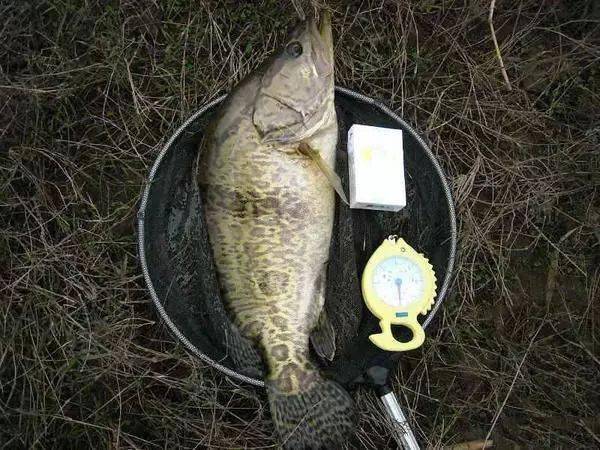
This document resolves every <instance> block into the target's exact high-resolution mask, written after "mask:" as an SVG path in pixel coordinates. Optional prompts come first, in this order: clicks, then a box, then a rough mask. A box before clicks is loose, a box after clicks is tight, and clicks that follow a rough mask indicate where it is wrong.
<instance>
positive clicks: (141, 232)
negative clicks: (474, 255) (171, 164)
mask: <svg viewBox="0 0 600 450" xmlns="http://www.w3.org/2000/svg"><path fill="white" fill-rule="evenodd" d="M335 91H336V93H341V94H343V95H346V96H348V97H351V98H354V99H356V100H359V101H362V102H364V103H367V104H369V105H372V106H375V107H376V108H377V109H379V110H380V111H381V112H383V113H384V114H386V115H388V116H390V117H391V118H392V119H394V120H395V121H396V122H397V123H399V124H400V125H401V126H402V127H403V128H404V129H406V131H408V132H409V133H410V134H411V135H412V136H413V137H414V138H415V139H416V140H417V142H419V144H420V145H421V147H422V148H423V149H424V150H425V154H426V155H427V157H428V158H429V160H430V161H431V163H432V164H433V166H434V168H435V171H436V173H437V175H438V178H439V181H440V182H441V184H442V188H443V190H444V194H445V198H446V203H447V207H448V212H449V216H450V255H449V257H448V263H447V265H446V274H445V276H444V280H443V282H442V285H441V287H440V290H439V292H438V295H437V298H436V301H435V303H434V306H433V307H432V309H431V311H430V312H429V313H428V314H427V317H426V318H425V321H424V322H423V328H427V326H429V324H430V323H431V321H432V320H433V318H434V316H435V315H436V313H437V311H438V310H439V308H440V306H441V304H442V302H443V300H444V298H445V296H446V293H447V291H448V288H449V287H450V283H451V281H452V276H453V271H454V263H455V258H456V243H457V226H456V212H455V209H454V202H453V201H452V194H451V191H450V185H449V183H448V181H447V179H446V176H445V175H444V172H443V170H442V167H441V166H440V164H439V162H438V160H437V159H436V157H435V155H434V154H433V152H432V151H431V149H430V148H429V146H428V145H427V143H426V142H425V141H424V140H423V138H421V136H420V135H419V134H418V133H417V132H416V131H415V130H414V129H413V127H412V126H410V125H409V124H408V123H406V122H405V121H404V120H403V119H402V118H401V117H400V116H398V115H397V114H396V113H395V112H394V111H392V110H391V109H390V108H388V107H387V106H385V105H384V104H382V103H381V102H379V101H377V100H375V99H373V98H371V97H368V96H366V95H364V94H361V93H359V92H355V91H353V90H351V89H348V88H345V87H341V86H336V87H335ZM226 97H227V94H225V95H221V96H219V97H217V98H215V99H214V100H212V101H210V102H208V103H206V104H205V105H203V106H202V107H201V108H200V109H199V110H198V111H196V112H195V113H194V114H192V115H191V116H190V117H189V118H188V119H187V120H186V121H185V122H184V123H183V124H182V125H181V126H180V127H179V128H178V129H177V130H176V131H175V132H174V133H173V135H172V136H171V137H170V138H169V140H168V141H167V143H166V144H165V145H164V146H163V148H162V150H161V151H160V153H159V154H158V156H157V157H156V159H155V160H154V163H153V165H152V168H151V169H150V173H149V175H148V178H147V181H146V186H145V187H144V191H143V194H142V199H141V203H140V207H139V210H138V215H137V225H138V254H139V259H140V264H141V266H142V272H143V275H144V281H145V283H146V287H147V288H148V291H149V292H150V296H151V297H152V301H153V303H154V306H155V307H156V309H157V311H158V313H159V315H160V317H161V319H162V320H163V321H164V323H165V324H166V325H167V327H168V328H169V329H170V331H171V332H172V333H173V334H174V335H175V336H176V337H177V339H179V341H181V343H182V344H183V345H184V346H185V347H186V348H187V349H188V350H189V351H190V352H192V353H193V354H194V355H195V356H197V357H198V358H200V359H201V360H202V361H204V362H205V363H207V364H208V365H210V366H211V367H213V368H215V369H217V370H219V371H220V372H222V373H224V374H225V375H227V376H230V377H232V378H234V379H237V380H238V381H242V382H245V383H249V384H251V385H254V386H259V387H264V382H263V380H259V379H257V378H252V377H248V376H246V375H243V374H241V373H238V372H236V371H235V370H232V369H230V368H228V367H226V366H224V365H222V364H220V363H219V362H217V361H215V360H213V359H212V358H210V357H209V356H207V355H206V354H204V353H203V352H202V351H200V349H198V347H196V346H195V345H194V344H192V343H191V342H190V341H189V340H188V339H187V338H186V337H185V335H184V334H183V333H182V332H181V331H180V330H179V328H177V325H175V323H173V321H172V320H171V318H170V317H169V315H168V314H167V312H166V310H165V309H164V307H163V305H162V302H161V301H160V299H159V297H158V295H157V294H156V290H155V289H154V284H153V282H152V279H151V277H150V272H149V269H148V262H147V260H146V250H145V229H144V228H145V227H144V225H145V216H146V206H147V204H148V199H149V198H150V189H151V187H152V183H153V181H154V177H155V176H156V173H157V171H158V169H159V168H160V165H161V163H162V160H163V159H164V157H165V155H166V154H167V152H168V151H169V150H170V148H171V146H172V145H173V143H174V142H175V140H176V139H177V138H178V137H179V136H180V135H181V134H182V133H183V132H184V131H185V130H186V128H187V127H188V126H189V125H190V124H191V123H192V122H193V121H195V120H196V119H197V118H198V117H200V116H201V115H202V114H204V113H205V112H206V111H208V110H209V109H211V108H213V107H214V106H216V105H218V104H219V103H221V102H222V101H223V100H224V99H225V98H226Z"/></svg>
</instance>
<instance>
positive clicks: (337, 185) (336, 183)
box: [298, 142, 350, 205]
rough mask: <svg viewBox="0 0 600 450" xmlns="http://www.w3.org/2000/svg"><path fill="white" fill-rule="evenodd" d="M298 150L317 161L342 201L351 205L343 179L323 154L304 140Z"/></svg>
mask: <svg viewBox="0 0 600 450" xmlns="http://www.w3.org/2000/svg"><path fill="white" fill-rule="evenodd" d="M298 151H299V152H300V153H302V154H303V155H306V156H308V157H310V159H312V160H313V161H314V162H315V164H316V165H317V167H318V168H319V169H320V170H321V172H323V175H325V178H327V181H329V184H331V186H332V187H333V189H335V192H337V193H338V195H339V196H340V198H341V199H342V201H343V202H344V203H345V204H346V205H350V203H348V198H347V197H346V194H345V193H344V188H343V187H342V180H340V177H339V175H338V174H337V173H335V171H334V170H333V169H332V168H331V167H329V166H328V165H327V163H326V162H325V161H324V160H323V158H322V157H321V154H320V153H319V152H318V151H317V150H315V149H313V148H312V147H311V146H310V145H308V144H306V143H304V142H301V143H300V145H299V146H298Z"/></svg>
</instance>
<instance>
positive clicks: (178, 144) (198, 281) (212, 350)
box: [143, 92, 453, 384]
mask: <svg viewBox="0 0 600 450" xmlns="http://www.w3.org/2000/svg"><path fill="white" fill-rule="evenodd" d="M336 109H337V114H338V121H339V129H340V135H339V143H338V151H337V162H336V171H337V172H338V174H339V175H340V176H341V178H342V182H343V184H344V187H345V190H346V192H348V185H347V183H348V180H347V173H348V171H347V154H346V136H347V132H348V129H349V128H350V126H352V125H353V124H364V125H373V126H381V127H389V128H403V127H402V126H401V124H399V123H398V122H397V121H396V120H394V119H393V118H392V117H391V116H389V115H387V114H386V113H384V112H383V111H381V110H380V109H379V108H378V107H377V106H375V105H373V104H370V103H368V102H363V101H360V100H357V99H356V98H354V97H351V96H349V95H346V94H342V93H340V92H338V93H337V94H336ZM213 114H214V109H211V110H208V111H206V112H205V113H203V114H201V115H200V116H199V117H198V118H197V119H196V120H194V121H193V122H191V123H190V124H189V125H188V126H187V127H186V128H185V131H184V132H183V133H181V134H180V135H179V136H178V137H177V139H176V140H175V141H174V142H173V144H172V145H171V146H170V147H169V149H168V151H167V153H166V154H165V155H164V157H163V160H162V162H161V164H160V166H159V167H158V170H157V172H156V173H155V176H154V178H153V180H152V184H151V186H150V189H149V195H148V198H147V203H146V208H145V216H144V217H145V219H144V235H145V239H144V243H143V245H144V249H145V255H146V263H147V268H148V273H149V277H150V279H151V280H152V284H153V286H154V290H155V292H156V294H157V297H158V301H159V302H160V303H161V304H162V306H163V308H164V310H165V313H166V314H167V315H168V317H169V319H170V320H171V321H172V322H173V324H174V325H175V327H176V328H177V330H178V332H179V333H180V334H181V335H183V336H185V338H186V339H187V340H188V341H189V342H190V343H191V344H192V345H193V346H194V347H196V348H197V349H198V351H199V352H200V353H203V354H205V355H206V356H207V357H208V358H210V359H211V360H213V361H215V362H217V363H219V364H221V365H223V366H225V367H227V368H229V369H231V370H233V371H236V372H237V373H240V374H242V375H246V376H248V377H253V378H257V379H260V378H262V372H263V368H262V366H261V362H260V357H259V355H258V352H257V351H256V349H255V348H254V347H253V346H252V344H251V343H249V342H248V341H246V340H245V339H243V338H242V337H241V336H240V334H239V332H238V331H237V329H236V328H235V326H234V325H233V324H232V322H231V320H230V319H229V317H228V316H227V313H226V311H225V309H224V306H223V303H222V301H221V298H220V295H219V287H218V284H217V279H216V273H215V268H214V263H213V260H212V255H211V249H210V244H209V241H208V236H207V232H206V228H205V225H204V221H203V216H202V199H201V198H200V194H199V192H198V190H197V188H196V184H195V180H194V173H195V161H196V157H197V151H198V143H199V142H200V140H201V139H202V131H203V129H205V127H206V125H207V123H208V122H209V121H210V120H211V119H212V117H213ZM404 130H405V133H404V163H405V177H406V187H407V206H406V207H405V208H404V209H403V210H402V211H400V212H398V213H391V212H381V211H367V210H351V209H349V208H348V207H347V206H345V205H344V204H343V203H342V202H339V199H338V201H337V206H336V218H335V227H334V232H333V239H332V244H331V250H330V260H329V269H328V281H327V296H326V303H325V308H326V309H327V313H328V317H329V319H330V320H331V321H332V323H333V325H334V329H335V330H336V354H335V358H334V359H333V361H331V362H328V361H322V360H318V358H317V356H316V355H314V358H315V361H316V362H317V363H319V364H320V365H321V367H322V368H323V370H324V371H326V372H327V373H328V374H329V376H330V377H332V378H334V379H336V380H338V381H340V382H342V383H344V384H349V383H352V382H354V381H356V380H358V379H360V378H361V375H362V374H363V373H364V372H365V370H366V369H367V368H369V367H371V366H373V365H378V366H384V367H389V366H390V365H392V364H393V363H394V362H395V360H396V358H397V356H398V355H396V354H393V353H390V352H385V351H382V350H379V349H378V348H377V347H375V346H374V345H373V344H371V342H370V341H369V339H368V336H369V335H370V334H372V333H374V332H377V331H378V325H377V323H378V320H377V318H375V317H374V316H372V315H371V313H370V312H369V311H368V310H367V309H366V306H365V305H364V302H363V301H362V297H361V292H360V282H359V280H360V276H361V274H362V269H363V268H364V266H365V264H366V262H367V259H368V258H369V256H370V255H371V254H372V253H373V251H374V250H375V249H376V248H377V247H378V246H379V244H380V243H381V242H382V241H383V240H384V239H385V238H386V237H388V236H389V235H390V234H397V235H399V236H401V237H403V238H404V239H405V240H406V241H407V242H408V243H409V244H410V245H411V246H413V247H414V248H416V249H417V250H418V251H419V252H422V253H425V255H427V256H428V258H429V259H430V262H431V263H432V264H433V267H434V269H435V272H436V276H437V279H438V285H439V284H440V283H441V280H443V279H444V277H445V276H446V270H447V267H448V261H449V258H450V255H451V252H452V249H451V229H452V227H451V220H453V218H452V216H451V213H450V209H449V205H448V202H447V199H446V196H445V192H444V185H443V184H442V181H441V180H440V178H439V176H438V174H437V172H436V170H435V167H434V165H433V163H432V161H431V160H430V159H429V158H428V156H427V154H426V152H425V150H424V148H423V146H422V145H421V144H420V142H419V141H418V140H417V139H416V137H415V136H414V135H413V134H412V133H411V132H409V130H407V129H404Z"/></svg>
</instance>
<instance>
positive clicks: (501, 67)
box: [488, 0, 512, 91]
mask: <svg viewBox="0 0 600 450" xmlns="http://www.w3.org/2000/svg"><path fill="white" fill-rule="evenodd" d="M495 6H496V0H492V1H491V2H490V15H489V16H488V22H489V24H490V31H491V33H492V40H493V41H494V49H495V50H496V57H497V58H498V62H499V63H500V71H501V72H502V76H503V77H504V82H505V83H506V87H507V88H508V90H509V91H512V86H511V84H510V80H509V79H508V74H507V73H506V68H505V67H504V61H502V54H501V53H500V47H498V40H497V39H496V31H495V30H494V21H493V19H494V7H495Z"/></svg>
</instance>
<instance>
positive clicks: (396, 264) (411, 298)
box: [373, 256, 425, 307]
mask: <svg viewBox="0 0 600 450" xmlns="http://www.w3.org/2000/svg"><path fill="white" fill-rule="evenodd" d="M373 288H374V289H375V293H376V294H377V296H378V297H379V298H380V299H381V300H383V302H385V303H386V304H387V305H389V306H393V307H407V306H408V305H410V304H411V303H413V302H415V301H418V300H421V299H422V298H423V294H424V291H425V279H424V276H423V272H422V270H421V268H420V267H419V266H418V265H417V264H416V263H415V262H414V261H412V260H411V259H409V258H406V257H403V256H392V257H390V258H387V259H384V260H383V261H381V262H380V263H379V264H378V265H377V266H376V267H375V270H374V272H373Z"/></svg>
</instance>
